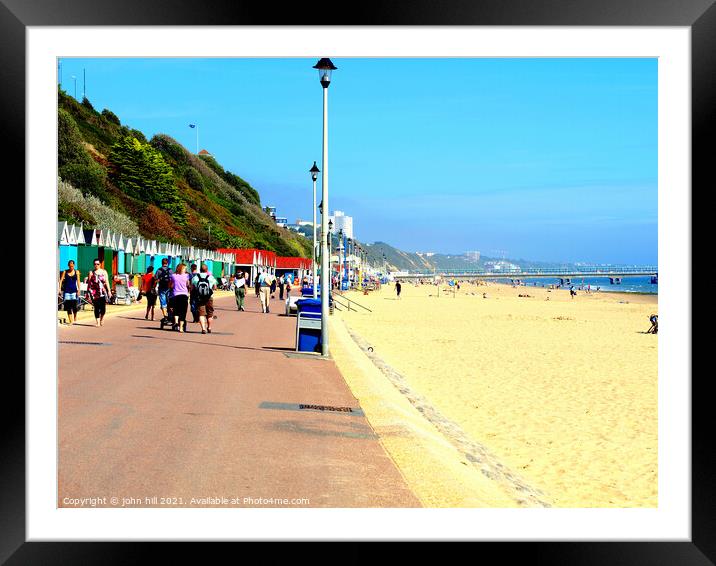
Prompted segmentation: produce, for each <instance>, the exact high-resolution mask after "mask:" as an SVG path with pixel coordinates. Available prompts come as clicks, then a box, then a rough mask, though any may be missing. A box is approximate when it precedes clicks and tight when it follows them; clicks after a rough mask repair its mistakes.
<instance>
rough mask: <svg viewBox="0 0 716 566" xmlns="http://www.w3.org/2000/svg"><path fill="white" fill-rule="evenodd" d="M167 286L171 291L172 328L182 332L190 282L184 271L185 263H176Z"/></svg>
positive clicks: (184, 324) (184, 325) (184, 326)
mask: <svg viewBox="0 0 716 566" xmlns="http://www.w3.org/2000/svg"><path fill="white" fill-rule="evenodd" d="M169 288H170V289H171V291H172V309H173V311H174V312H173V314H174V325H173V326H172V329H173V330H178V331H179V332H184V330H185V328H186V311H187V308H188V306H189V294H190V292H191V282H190V281H189V277H188V274H187V272H186V265H185V264H183V263H180V264H179V265H177V270H176V273H172V276H171V280H170V281H169Z"/></svg>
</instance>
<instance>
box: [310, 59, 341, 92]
mask: <svg viewBox="0 0 716 566" xmlns="http://www.w3.org/2000/svg"><path fill="white" fill-rule="evenodd" d="M313 68H314V69H318V78H319V80H320V81H321V86H322V87H323V88H328V85H329V84H331V72H332V71H335V70H336V69H337V68H338V67H336V66H335V65H334V64H333V63H332V62H331V60H330V59H328V58H325V57H324V58H323V59H320V60H319V61H318V63H316V64H315V65H314V66H313Z"/></svg>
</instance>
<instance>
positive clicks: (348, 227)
mask: <svg viewBox="0 0 716 566" xmlns="http://www.w3.org/2000/svg"><path fill="white" fill-rule="evenodd" d="M328 219H329V220H330V221H331V222H333V230H332V233H333V234H338V232H339V231H340V230H343V234H344V235H345V237H346V238H351V239H352V238H353V217H352V216H346V215H345V213H344V212H343V211H342V210H334V211H333V216H329V217H328Z"/></svg>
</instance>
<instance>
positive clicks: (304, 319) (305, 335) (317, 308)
mask: <svg viewBox="0 0 716 566" xmlns="http://www.w3.org/2000/svg"><path fill="white" fill-rule="evenodd" d="M296 309H297V316H296V351H297V352H321V350H322V346H323V342H322V340H321V299H313V298H311V299H298V301H296Z"/></svg>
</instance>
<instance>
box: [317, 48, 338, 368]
mask: <svg viewBox="0 0 716 566" xmlns="http://www.w3.org/2000/svg"><path fill="white" fill-rule="evenodd" d="M313 68H314V69H318V78H319V80H320V82H321V86H322V87H323V173H322V174H321V175H322V176H321V189H322V198H323V214H321V229H322V233H323V234H326V232H327V229H328V222H327V220H328V211H329V210H330V208H329V206H328V86H329V85H330V84H331V73H332V72H333V71H335V70H336V66H335V65H334V64H333V63H332V62H331V60H330V59H328V58H323V59H320V60H319V61H318V63H316V64H315V65H314V66H313ZM330 237H331V235H330V233H328V238H327V239H326V238H321V246H322V247H323V253H322V257H321V289H322V291H321V343H322V347H321V354H322V355H324V356H327V355H328V295H329V293H330V281H329V270H330V268H329V263H330V256H329V253H330V252H329V250H328V247H329V246H328V244H329V242H330Z"/></svg>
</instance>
